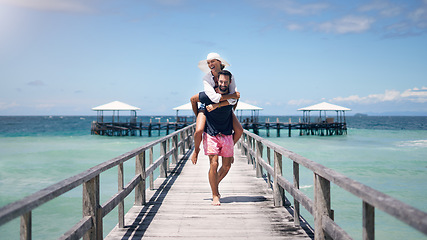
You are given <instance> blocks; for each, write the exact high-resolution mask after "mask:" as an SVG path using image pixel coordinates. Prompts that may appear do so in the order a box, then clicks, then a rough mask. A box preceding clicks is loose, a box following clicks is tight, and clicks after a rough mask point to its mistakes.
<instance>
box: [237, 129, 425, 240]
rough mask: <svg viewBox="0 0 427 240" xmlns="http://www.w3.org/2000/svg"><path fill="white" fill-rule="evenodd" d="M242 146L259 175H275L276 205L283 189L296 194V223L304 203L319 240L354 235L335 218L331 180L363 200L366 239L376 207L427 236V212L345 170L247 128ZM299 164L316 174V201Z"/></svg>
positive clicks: (371, 231)
mask: <svg viewBox="0 0 427 240" xmlns="http://www.w3.org/2000/svg"><path fill="white" fill-rule="evenodd" d="M259 145H262V146H259ZM239 146H240V147H241V148H242V153H244V154H246V156H247V158H248V163H253V164H254V167H255V168H257V177H260V176H259V172H260V171H262V169H264V171H265V172H266V173H267V175H268V178H267V182H268V184H270V181H271V179H270V176H274V180H273V191H274V198H275V204H284V202H285V198H284V197H285V194H284V193H282V191H283V190H286V192H287V193H289V194H290V195H292V197H293V198H294V205H298V209H297V208H296V207H295V206H294V207H295V211H294V213H295V217H294V221H295V224H296V225H298V224H299V219H298V218H299V204H301V205H302V206H304V208H306V209H307V211H308V212H309V213H310V214H312V215H313V216H314V219H315V229H316V231H315V239H324V238H325V237H326V238H332V239H351V237H350V236H349V235H348V234H347V233H346V232H345V231H344V230H343V229H342V228H340V227H339V226H338V225H337V224H336V223H335V222H334V220H333V217H334V216H333V211H332V210H331V209H330V183H333V184H335V185H337V186H338V187H340V188H342V189H344V190H346V191H348V192H350V193H351V194H353V195H354V196H356V197H358V198H360V199H362V202H363V239H374V231H375V221H374V216H375V215H374V210H375V208H378V209H380V210H382V211H384V212H385V213H387V214H389V215H390V216H392V217H394V218H396V219H399V220H400V221H402V222H404V223H406V224H408V225H409V226H411V227H413V228H415V229H416V230H418V231H420V232H422V233H424V234H425V235H427V213H426V212H423V211H420V210H418V209H416V208H414V207H412V206H410V205H408V204H406V203H404V202H402V201H399V200H397V199H395V198H393V197H391V196H389V195H386V194H384V193H382V192H380V191H377V190H375V189H373V188H371V187H368V186H366V185H364V184H362V183H360V182H357V181H355V180H353V179H350V178H348V177H346V176H345V175H343V174H341V173H338V172H336V171H334V170H332V169H329V168H327V167H325V166H323V165H321V164H319V163H316V162H313V161H311V160H309V159H307V158H305V157H303V156H300V155H298V154H296V153H294V152H292V151H289V150H287V149H285V148H284V147H282V146H279V145H277V144H275V143H272V142H270V141H268V140H266V139H264V138H262V137H260V136H258V135H256V134H253V133H251V132H249V131H247V130H244V133H243V135H242V138H241V139H240V141H239ZM255 146H257V147H255ZM264 148H267V149H268V150H267V155H268V159H267V160H265V159H263V158H262V153H259V152H258V151H263V149H264ZM270 149H271V150H273V151H274V159H275V163H274V167H272V166H271V164H270V152H269V151H270ZM282 157H285V158H288V159H290V160H292V161H293V164H294V171H293V174H294V179H293V181H294V184H291V183H290V182H289V181H288V180H287V179H285V178H284V177H283V176H282V173H281V171H282V168H281V162H282ZM299 165H302V166H304V167H305V168H307V169H309V170H311V171H312V172H313V173H314V176H315V180H314V186H315V191H314V195H315V196H314V200H315V201H313V200H311V199H310V198H308V197H307V196H306V195H305V194H304V193H302V192H301V191H300V190H299V173H298V171H299ZM269 186H270V185H269ZM319 194H320V195H319ZM277 198H278V199H277ZM316 199H317V200H316ZM295 203H297V204H295ZM318 229H322V231H319V230H318Z"/></svg>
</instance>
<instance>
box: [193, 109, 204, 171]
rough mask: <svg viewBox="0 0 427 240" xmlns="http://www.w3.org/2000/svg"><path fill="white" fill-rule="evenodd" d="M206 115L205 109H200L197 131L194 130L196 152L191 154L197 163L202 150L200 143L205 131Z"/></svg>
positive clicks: (194, 162)
mask: <svg viewBox="0 0 427 240" xmlns="http://www.w3.org/2000/svg"><path fill="white" fill-rule="evenodd" d="M205 124H206V116H205V113H204V112H203V111H200V112H199V114H198V115H197V119H196V131H195V132H194V152H193V154H192V155H191V161H192V162H193V164H196V163H197V157H198V155H199V152H200V144H201V143H202V137H203V132H204V131H205Z"/></svg>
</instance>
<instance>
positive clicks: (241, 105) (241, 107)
mask: <svg viewBox="0 0 427 240" xmlns="http://www.w3.org/2000/svg"><path fill="white" fill-rule="evenodd" d="M198 104H199V106H200V103H198ZM173 110H175V111H176V118H177V120H178V119H180V118H181V117H179V111H185V110H187V111H188V110H191V111H192V110H193V108H192V107H191V103H186V104H183V105H181V106H178V107H175V108H173ZM260 110H263V109H262V108H260V107H257V106H254V105H251V104H248V103H245V102H242V101H239V102H238V103H237V107H236V109H235V111H236V116H237V117H238V118H239V116H238V115H240V119H239V120H240V121H241V122H242V112H243V111H251V120H250V121H251V122H258V116H259V111H260Z"/></svg>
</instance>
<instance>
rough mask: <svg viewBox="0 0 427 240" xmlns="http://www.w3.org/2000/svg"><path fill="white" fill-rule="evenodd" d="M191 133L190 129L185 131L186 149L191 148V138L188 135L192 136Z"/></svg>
mask: <svg viewBox="0 0 427 240" xmlns="http://www.w3.org/2000/svg"><path fill="white" fill-rule="evenodd" d="M190 135H191V133H189V131H188V129H187V130H185V131H184V136H185V140H184V142H185V150H187V149H190V139H189V137H188V136H190Z"/></svg>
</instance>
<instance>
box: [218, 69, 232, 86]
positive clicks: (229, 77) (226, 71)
mask: <svg viewBox="0 0 427 240" xmlns="http://www.w3.org/2000/svg"><path fill="white" fill-rule="evenodd" d="M220 75H224V76H228V79H229V80H230V83H231V77H232V76H233V75H231V72H230V71H228V70H221V71H219V73H218V78H219V76H220Z"/></svg>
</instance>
